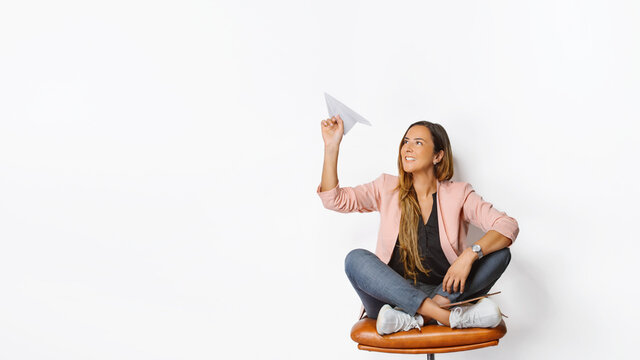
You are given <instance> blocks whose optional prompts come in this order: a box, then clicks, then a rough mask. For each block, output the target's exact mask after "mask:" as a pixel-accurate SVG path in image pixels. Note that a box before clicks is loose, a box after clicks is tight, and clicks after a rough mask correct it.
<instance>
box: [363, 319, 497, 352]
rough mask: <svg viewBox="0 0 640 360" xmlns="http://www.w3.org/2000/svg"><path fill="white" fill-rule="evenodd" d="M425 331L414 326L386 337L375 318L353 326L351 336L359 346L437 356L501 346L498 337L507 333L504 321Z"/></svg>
mask: <svg viewBox="0 0 640 360" xmlns="http://www.w3.org/2000/svg"><path fill="white" fill-rule="evenodd" d="M421 330H422V331H419V330H418V329H411V330H409V331H400V332H397V333H393V334H388V335H384V336H380V335H378V332H377V331H376V320H374V319H369V318H367V317H365V318H362V319H360V321H358V322H357V323H356V324H355V325H353V328H352V329H351V339H353V341H355V342H357V343H358V349H360V350H367V351H378V352H387V353H396V354H428V355H427V359H429V360H432V359H434V355H433V354H435V353H447V352H455V351H466V350H473V349H480V348H483V347H486V346H494V345H498V339H500V338H501V337H503V336H504V334H506V333H507V326H506V325H505V323H504V320H502V321H501V322H500V324H499V325H498V326H496V327H495V328H469V329H451V328H450V327H448V326H441V325H426V326H423V327H422V329H421Z"/></svg>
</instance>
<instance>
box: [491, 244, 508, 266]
mask: <svg viewBox="0 0 640 360" xmlns="http://www.w3.org/2000/svg"><path fill="white" fill-rule="evenodd" d="M494 256H496V257H497V258H498V260H500V261H501V262H502V263H503V264H504V267H505V268H506V267H507V265H509V262H511V250H509V248H508V247H506V248H503V249H500V250H498V251H496V252H495V254H494Z"/></svg>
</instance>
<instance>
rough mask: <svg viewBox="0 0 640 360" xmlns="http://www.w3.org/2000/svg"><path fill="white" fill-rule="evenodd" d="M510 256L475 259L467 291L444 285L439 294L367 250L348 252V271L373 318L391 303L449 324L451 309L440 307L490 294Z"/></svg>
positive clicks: (495, 254)
mask: <svg viewBox="0 0 640 360" xmlns="http://www.w3.org/2000/svg"><path fill="white" fill-rule="evenodd" d="M510 259H511V253H510V251H509V248H504V249H501V250H499V251H496V252H493V253H491V254H488V255H486V256H484V257H483V258H482V259H479V260H477V261H475V262H474V264H473V266H472V268H471V272H470V273H469V276H468V278H467V286H466V291H465V292H464V293H459V292H458V293H447V292H445V291H444V290H442V284H440V285H439V287H438V288H437V289H435V291H434V292H432V293H435V294H434V295H432V297H429V294H427V292H425V291H423V290H421V289H420V288H419V287H416V286H414V285H412V284H411V283H410V282H409V280H407V279H405V278H403V277H402V276H401V275H400V274H398V273H397V272H395V271H394V270H393V269H391V267H389V266H388V265H387V264H385V263H383V262H382V261H381V260H380V259H379V258H378V257H377V256H376V255H375V254H373V253H372V252H370V251H368V250H365V249H355V250H352V251H351V252H349V254H347V257H346V258H345V272H346V273H347V277H348V278H349V281H350V282H351V284H352V285H353V288H354V289H355V291H356V293H357V294H358V296H359V297H360V299H361V300H362V304H363V305H364V308H365V311H366V312H367V316H368V317H369V318H372V319H376V318H377V317H378V312H379V311H380V308H381V307H382V306H383V305H384V304H390V305H392V306H397V307H399V308H401V309H402V310H403V311H404V312H406V313H408V314H409V315H412V316H413V315H415V314H416V313H418V314H420V315H422V316H423V318H424V320H425V323H426V322H427V321H428V320H430V319H435V320H438V321H439V322H441V323H442V324H445V325H447V326H449V313H450V311H449V310H446V309H443V308H441V307H440V306H441V305H445V304H448V303H450V302H455V301H461V300H464V299H470V298H472V297H476V296H480V295H484V294H486V293H488V292H489V290H490V289H491V287H492V286H493V284H495V282H496V281H497V280H498V278H499V277H500V275H502V273H503V272H504V270H505V269H506V267H507V265H508V264H509V261H510Z"/></svg>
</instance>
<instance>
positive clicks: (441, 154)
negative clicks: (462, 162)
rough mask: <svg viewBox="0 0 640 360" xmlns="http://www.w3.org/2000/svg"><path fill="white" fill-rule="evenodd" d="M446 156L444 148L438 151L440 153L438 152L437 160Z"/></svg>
mask: <svg viewBox="0 0 640 360" xmlns="http://www.w3.org/2000/svg"><path fill="white" fill-rule="evenodd" d="M443 157H444V150H440V151H438V153H437V154H436V162H438V163H439V162H440V161H442V158H443Z"/></svg>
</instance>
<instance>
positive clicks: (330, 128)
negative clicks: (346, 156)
mask: <svg viewBox="0 0 640 360" xmlns="http://www.w3.org/2000/svg"><path fill="white" fill-rule="evenodd" d="M320 127H321V130H322V141H324V164H323V165H322V180H321V182H320V190H321V191H327V190H331V189H333V188H335V187H336V186H337V185H338V153H339V152H340V142H341V141H342V136H343V134H344V122H342V119H341V118H340V115H338V116H334V117H332V118H331V119H326V120H322V122H321V124H320Z"/></svg>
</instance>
